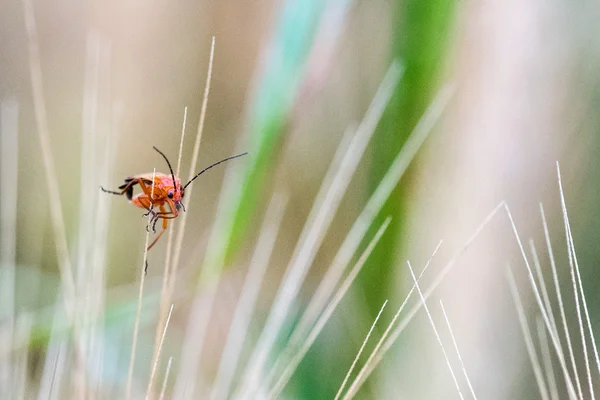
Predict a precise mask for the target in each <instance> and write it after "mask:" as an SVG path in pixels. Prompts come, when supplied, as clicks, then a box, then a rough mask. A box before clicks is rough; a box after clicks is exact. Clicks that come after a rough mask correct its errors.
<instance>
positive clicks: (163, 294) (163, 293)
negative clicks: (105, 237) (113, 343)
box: [149, 107, 187, 391]
mask: <svg viewBox="0 0 600 400" xmlns="http://www.w3.org/2000/svg"><path fill="white" fill-rule="evenodd" d="M186 123H187V107H185V108H184V109H183V123H182V124H181V138H180V140H179V154H178V156H177V167H176V170H175V176H177V177H179V176H180V175H179V172H180V169H181V158H182V157H181V156H182V153H183V142H184V138H185V127H186ZM172 246H173V228H171V229H169V232H167V250H166V252H165V254H166V255H165V265H164V268H163V277H162V287H161V290H160V295H161V301H160V306H159V311H158V322H157V324H156V333H155V335H154V349H153V353H152V365H154V364H155V363H156V360H157V358H158V347H159V345H160V332H161V330H162V329H163V325H164V324H166V322H164V318H165V313H166V310H167V309H166V305H167V304H168V302H170V301H171V300H172V299H171V298H170V297H171V296H170V295H169V294H168V293H167V292H168V281H169V275H170V271H171V255H172V253H173V252H172ZM167 297H169V298H167ZM166 301H168V302H166ZM163 322H164V323H163ZM149 391H152V388H150V390H149Z"/></svg>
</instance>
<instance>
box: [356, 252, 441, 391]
mask: <svg viewBox="0 0 600 400" xmlns="http://www.w3.org/2000/svg"><path fill="white" fill-rule="evenodd" d="M441 245H442V241H441V240H440V242H439V243H438V245H437V247H436V248H435V250H434V251H433V253H432V254H431V257H429V260H427V264H425V267H424V268H423V270H422V271H421V273H420V274H419V278H418V280H421V278H422V277H423V275H424V274H425V271H427V269H428V268H429V266H430V265H431V262H432V261H433V258H434V257H435V255H436V254H437V252H438V250H439V249H440V247H441ZM415 289H416V285H415V284H414V283H413V285H412V287H411V288H410V290H409V292H408V294H407V295H406V296H405V297H404V301H402V304H401V305H400V307H399V308H398V311H396V314H394V317H393V318H392V321H391V322H390V323H389V324H388V326H387V328H386V329H385V331H384V332H383V335H381V338H380V339H379V341H378V342H377V344H376V345H375V348H374V349H373V350H372V351H371V354H369V358H368V359H367V361H366V362H365V364H364V365H363V366H362V368H361V369H360V371H359V372H358V374H357V375H356V377H355V378H354V381H353V382H352V385H351V386H350V388H349V389H348V391H347V392H346V395H345V396H344V399H345V400H346V399H351V398H352V397H354V396H355V395H356V393H357V392H358V390H359V389H360V386H361V385H362V383H363V382H364V381H365V380H366V379H367V378H368V376H369V374H370V372H371V371H372V369H371V368H374V367H371V365H373V362H375V361H378V360H377V357H378V356H379V354H380V349H382V346H383V345H385V344H386V339H387V338H388V336H389V335H390V332H392V328H393V327H394V325H395V324H396V321H397V320H398V318H399V317H400V314H401V313H402V311H403V310H404V307H406V304H408V300H409V299H410V298H411V296H412V294H413V292H414V291H415ZM419 304H421V303H419ZM380 357H383V355H381V356H380Z"/></svg>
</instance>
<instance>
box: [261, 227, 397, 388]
mask: <svg viewBox="0 0 600 400" xmlns="http://www.w3.org/2000/svg"><path fill="white" fill-rule="evenodd" d="M390 222H391V217H388V218H386V220H385V221H384V222H383V224H382V225H381V226H380V227H379V229H378V230H377V232H376V233H375V236H373V238H372V239H371V241H370V242H369V244H368V245H367V247H366V248H365V250H364V251H363V253H362V254H361V255H360V257H359V258H358V260H357V261H356V264H355V265H354V266H353V267H352V269H351V270H350V272H349V273H348V275H347V276H346V279H344V282H342V284H341V285H340V288H339V289H338V290H337V292H336V293H335V295H334V297H333V298H332V299H331V301H330V302H329V304H328V305H327V307H326V308H325V310H324V311H323V312H322V313H321V315H320V316H319V319H318V320H317V322H316V324H315V325H314V326H313V328H312V329H311V331H310V332H309V334H308V336H307V337H306V339H305V340H304V342H303V343H302V344H301V345H300V346H299V349H298V350H297V352H296V354H294V355H290V356H288V357H289V362H288V363H287V365H285V368H284V370H283V372H282V373H281V375H280V377H279V379H278V380H277V382H276V383H275V385H274V386H273V388H272V389H271V390H270V393H269V397H271V398H276V397H278V396H279V395H280V393H281V391H282V390H283V389H284V388H285V386H286V385H287V383H288V382H289V380H290V378H291V377H292V375H293V374H294V372H295V371H296V368H297V367H298V365H299V364H300V362H301V361H302V359H303V358H304V356H305V355H306V353H307V352H308V350H309V349H310V347H311V346H312V344H313V343H314V342H315V340H316V339H317V337H318V336H319V334H320V333H321V331H322V330H323V328H324V327H325V324H326V323H327V321H329V318H331V315H332V314H333V312H334V311H335V310H336V308H337V306H338V305H339V303H340V302H341V301H342V299H343V298H344V296H345V295H346V293H347V292H348V289H350V286H352V283H353V282H354V280H355V279H356V277H357V276H358V273H359V272H360V271H361V270H362V267H363V266H364V265H365V263H366V262H367V260H368V259H369V256H370V255H371V253H372V252H373V249H374V248H375V246H376V245H377V243H379V240H380V239H381V237H382V236H383V234H384V233H385V231H386V229H387V228H388V226H389V225H390ZM286 350H287V351H290V350H291V349H290V348H286V349H284V351H286Z"/></svg>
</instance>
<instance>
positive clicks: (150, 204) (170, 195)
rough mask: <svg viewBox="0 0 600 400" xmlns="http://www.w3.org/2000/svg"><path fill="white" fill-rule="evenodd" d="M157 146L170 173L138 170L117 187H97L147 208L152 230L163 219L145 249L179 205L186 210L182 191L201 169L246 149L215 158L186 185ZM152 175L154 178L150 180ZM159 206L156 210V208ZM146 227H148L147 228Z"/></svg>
mask: <svg viewBox="0 0 600 400" xmlns="http://www.w3.org/2000/svg"><path fill="white" fill-rule="evenodd" d="M154 150H156V151H157V152H158V153H159V154H160V155H161V156H163V158H164V159H165V161H166V162H167V165H168V166H169V170H170V172H171V173H170V174H162V173H147V174H139V175H134V176H130V177H127V178H125V183H123V184H122V185H121V186H119V190H120V191H118V192H117V191H112V190H106V189H104V188H103V187H102V186H101V187H100V189H102V191H104V192H106V193H110V194H115V195H119V196H122V195H125V196H127V199H128V200H129V201H130V202H131V203H132V204H133V205H134V206H136V207H139V208H143V209H145V210H147V211H148V212H147V213H146V214H144V216H148V215H152V217H151V218H150V224H152V230H153V231H154V232H156V223H157V222H158V220H159V219H162V221H163V222H162V228H163V229H162V231H161V232H160V233H159V234H158V236H157V237H156V239H154V241H153V242H152V243H151V244H150V245H149V246H148V248H147V250H150V249H151V248H152V246H154V244H155V243H156V242H157V241H158V239H160V237H161V236H162V234H163V233H164V232H165V230H166V229H167V223H168V220H170V219H174V218H177V216H178V215H179V210H180V209H182V210H183V211H185V207H184V206H183V203H182V200H183V194H184V191H185V188H186V187H187V186H188V185H189V184H191V183H192V182H193V181H194V180H195V179H196V178H198V177H199V176H200V175H202V174H203V173H204V172H206V171H208V170H209V169H211V168H212V167H214V166H216V165H219V164H221V163H222V162H225V161H228V160H231V159H234V158H237V157H241V156H243V155H246V154H248V153H242V154H238V155H236V156H232V157H228V158H225V159H223V160H221V161H218V162H216V163H214V164H212V165H210V166H208V167H206V168H204V169H203V170H202V171H200V172H199V173H198V174H196V176H194V177H193V178H192V179H190V180H189V181H188V182H187V183H186V184H185V185H183V186H182V185H181V180H180V179H179V178H178V177H176V176H175V174H174V173H173V168H171V163H170V162H169V160H168V159H167V156H165V155H164V154H163V152H161V151H160V150H158V149H157V148H156V147H154ZM152 177H154V180H152ZM135 185H139V186H140V189H141V192H140V193H138V194H136V195H133V189H134V187H135ZM157 208H158V211H156V209H157ZM147 229H148V228H147Z"/></svg>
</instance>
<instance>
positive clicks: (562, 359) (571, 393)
mask: <svg viewBox="0 0 600 400" xmlns="http://www.w3.org/2000/svg"><path fill="white" fill-rule="evenodd" d="M503 205H504V210H505V211H506V214H507V215H508V218H509V221H510V224H511V227H512V230H513V233H514V235H515V239H516V240H517V244H518V246H519V250H520V251H521V256H522V258H523V261H524V262H525V267H526V268H527V274H528V277H529V282H530V284H531V287H532V289H533V293H534V295H535V299H536V301H537V304H538V307H539V309H540V312H541V314H542V318H543V320H544V324H545V325H546V329H547V330H548V333H549V334H550V340H551V341H552V344H553V346H554V349H555V351H556V354H557V356H558V361H559V363H560V366H561V368H562V370H563V374H564V376H565V381H566V385H567V389H568V392H569V396H570V397H571V398H577V394H576V392H575V387H574V386H573V382H572V380H571V377H570V375H569V373H568V369H567V364H566V361H565V357H564V354H563V353H562V352H560V344H559V341H560V339H559V338H558V337H557V336H556V335H555V334H554V332H552V326H551V325H550V320H549V318H548V313H547V311H546V309H545V308H544V304H543V301H542V298H541V296H540V292H539V289H538V286H537V283H536V281H535V278H534V276H533V272H532V271H531V265H530V263H529V260H528V258H527V254H525V249H524V247H523V243H522V241H521V237H520V236H519V232H518V230H517V226H516V225H515V221H514V219H513V217H512V214H511V212H510V209H509V208H508V205H506V203H504V204H503ZM574 369H575V377H576V381H577V380H579V378H578V377H577V368H574ZM579 388H580V387H579ZM579 388H578V392H579ZM579 398H583V393H580V396H579Z"/></svg>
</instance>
